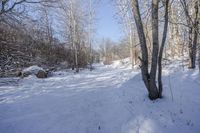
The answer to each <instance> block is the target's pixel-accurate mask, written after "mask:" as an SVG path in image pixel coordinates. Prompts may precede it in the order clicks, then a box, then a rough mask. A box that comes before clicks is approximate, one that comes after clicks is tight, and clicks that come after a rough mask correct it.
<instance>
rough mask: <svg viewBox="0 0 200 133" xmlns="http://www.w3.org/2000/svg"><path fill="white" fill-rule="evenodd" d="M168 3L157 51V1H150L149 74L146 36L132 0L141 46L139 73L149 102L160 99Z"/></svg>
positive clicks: (167, 0)
mask: <svg viewBox="0 0 200 133" xmlns="http://www.w3.org/2000/svg"><path fill="white" fill-rule="evenodd" d="M168 3H169V0H166V1H164V4H165V8H166V9H165V24H164V31H163V39H162V43H161V48H160V49H159V38H158V37H159V28H158V24H159V23H158V12H159V8H158V6H159V0H152V3H151V4H152V6H151V10H152V11H151V13H152V14H151V16H152V20H151V21H152V41H153V43H152V44H153V49H152V58H151V64H150V65H151V68H150V72H149V60H148V50H147V41H146V36H145V33H144V27H143V23H142V18H141V13H140V8H139V3H138V0H132V10H133V14H134V19H135V23H136V27H137V32H138V37H139V40H140V46H141V54H142V57H141V58H140V60H141V72H142V79H143V81H144V84H145V86H146V88H147V90H148V93H149V98H150V99H151V100H154V99H157V98H161V97H162V82H160V81H161V74H162V65H161V61H162V53H163V49H164V44H165V40H166V36H167V29H168ZM158 66H159V75H160V76H158V79H159V85H158V86H157V83H156V75H157V70H158Z"/></svg>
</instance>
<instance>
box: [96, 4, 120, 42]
mask: <svg viewBox="0 0 200 133" xmlns="http://www.w3.org/2000/svg"><path fill="white" fill-rule="evenodd" d="M115 13H116V9H115V7H114V4H113V3H112V2H110V0H102V1H101V2H100V4H99V7H98V9H97V14H96V15H97V19H98V20H97V24H96V30H97V33H96V36H97V39H101V38H110V39H111V40H112V41H119V40H120V38H121V36H122V31H121V30H120V25H119V24H118V23H117V20H116V19H115V18H114V15H115Z"/></svg>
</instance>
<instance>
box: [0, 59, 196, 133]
mask: <svg viewBox="0 0 200 133" xmlns="http://www.w3.org/2000/svg"><path fill="white" fill-rule="evenodd" d="M127 62H128V60H124V63H123V64H122V63H120V62H119V61H116V62H114V64H112V65H110V66H103V65H100V64H99V65H96V66H95V67H96V69H95V70H93V71H92V72H90V71H88V70H83V71H81V72H80V73H79V74H74V73H73V72H71V71H68V72H56V73H55V74H54V76H53V77H50V78H47V79H37V78H36V77H34V76H29V77H28V78H25V79H21V80H20V79H17V78H7V79H0V133H199V132H200V118H199V116H200V76H199V73H198V71H197V70H196V71H195V70H184V71H183V69H182V68H180V69H175V68H173V65H171V66H170V65H169V67H167V68H166V69H165V70H164V78H163V83H164V92H163V94H164V97H163V99H159V100H155V101H150V100H149V99H148V97H147V91H146V89H145V87H144V85H143V82H142V80H141V75H140V72H139V70H134V71H132V70H131V67H130V65H129V64H128V63H127ZM8 81H9V82H8ZM8 83H9V84H8Z"/></svg>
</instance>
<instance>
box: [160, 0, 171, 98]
mask: <svg viewBox="0 0 200 133" xmlns="http://www.w3.org/2000/svg"><path fill="white" fill-rule="evenodd" d="M164 4H165V24H164V30H163V37H162V42H161V47H160V51H159V56H158V88H159V97H160V98H161V97H162V90H163V85H162V56H163V50H164V46H165V41H166V38H167V30H168V8H169V7H168V5H169V0H166V1H165V3H164Z"/></svg>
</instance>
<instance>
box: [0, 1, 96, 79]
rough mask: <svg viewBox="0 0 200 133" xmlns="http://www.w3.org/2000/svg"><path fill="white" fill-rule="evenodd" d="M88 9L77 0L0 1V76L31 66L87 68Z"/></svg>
mask: <svg viewBox="0 0 200 133" xmlns="http://www.w3.org/2000/svg"><path fill="white" fill-rule="evenodd" d="M91 5H92V3H91ZM90 10H92V7H91V9H90ZM32 11H34V14H33V13H32ZM91 12H92V11H89V10H88V9H87V8H86V7H83V1H79V0H58V1H55V0H48V1H46V0H29V1H28V0H20V1H12V0H5V1H2V2H1V9H0V52H1V53H0V71H1V76H8V74H9V72H10V71H11V73H12V72H13V71H17V70H18V69H22V68H23V67H28V66H30V65H40V66H43V67H46V68H49V67H54V68H56V67H61V65H62V64H65V68H72V69H75V70H76V72H78V71H79V68H84V67H87V66H88V64H89V63H91V62H92V59H93V55H92V54H91V53H92V52H91V51H94V50H93V49H92V48H91V45H90V44H89V41H90V42H91V39H92V37H91V34H90V39H89V40H88V33H89V31H88V28H87V27H88V26H87V25H89V24H90V30H91V29H92V22H91V21H92V19H90V22H89V21H88V18H89V16H91V15H92V13H91ZM55 18H56V19H58V20H57V21H56V22H55V20H54V19H55ZM90 18H91V17H90ZM59 29H61V30H59ZM93 53H95V52H93ZM64 62H65V63H64Z"/></svg>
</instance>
